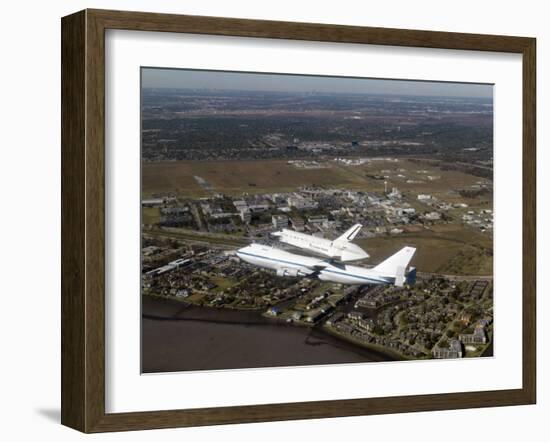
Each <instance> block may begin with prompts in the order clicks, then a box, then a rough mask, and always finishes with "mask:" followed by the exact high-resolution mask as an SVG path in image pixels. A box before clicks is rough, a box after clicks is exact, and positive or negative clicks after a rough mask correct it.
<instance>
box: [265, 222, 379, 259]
mask: <svg viewBox="0 0 550 442" xmlns="http://www.w3.org/2000/svg"><path fill="white" fill-rule="evenodd" d="M361 227H363V226H362V225H361V224H355V225H354V226H353V227H351V228H350V229H349V230H347V231H346V232H345V233H344V234H343V235H341V236H339V237H338V238H336V239H335V240H330V239H325V238H318V237H316V236H313V235H308V234H306V233H300V232H296V231H294V230H289V229H283V230H281V231H280V232H275V233H272V235H273V236H276V237H278V238H279V241H281V242H284V243H286V244H290V245H292V246H294V247H298V248H300V249H303V250H307V251H309V252H313V253H316V254H319V255H323V256H328V257H329V258H332V259H337V260H339V261H341V262H349V261H359V260H361V259H365V258H368V257H369V254H368V253H367V252H365V251H364V250H363V249H362V248H361V247H359V246H358V245H357V244H353V243H352V242H351V241H353V239H354V238H355V237H356V236H357V234H358V233H359V230H361Z"/></svg>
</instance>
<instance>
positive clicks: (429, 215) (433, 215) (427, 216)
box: [424, 212, 441, 221]
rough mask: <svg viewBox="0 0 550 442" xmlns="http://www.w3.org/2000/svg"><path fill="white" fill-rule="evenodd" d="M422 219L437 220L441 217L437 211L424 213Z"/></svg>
mask: <svg viewBox="0 0 550 442" xmlns="http://www.w3.org/2000/svg"><path fill="white" fill-rule="evenodd" d="M424 219H427V220H428V221H439V220H440V219H441V214H440V213H439V212H429V213H426V214H425V215H424Z"/></svg>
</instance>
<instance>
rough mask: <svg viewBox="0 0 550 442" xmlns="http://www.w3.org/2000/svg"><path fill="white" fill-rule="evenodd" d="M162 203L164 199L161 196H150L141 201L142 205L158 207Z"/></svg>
mask: <svg viewBox="0 0 550 442" xmlns="http://www.w3.org/2000/svg"><path fill="white" fill-rule="evenodd" d="M163 204H164V200H163V199H162V198H150V199H146V200H142V201H141V205H142V206H143V207H158V206H162V205H163Z"/></svg>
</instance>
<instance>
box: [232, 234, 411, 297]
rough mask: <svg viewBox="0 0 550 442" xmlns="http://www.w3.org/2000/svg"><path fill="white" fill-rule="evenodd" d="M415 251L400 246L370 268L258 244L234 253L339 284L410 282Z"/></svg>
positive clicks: (287, 271) (260, 263)
mask: <svg viewBox="0 0 550 442" xmlns="http://www.w3.org/2000/svg"><path fill="white" fill-rule="evenodd" d="M415 251H416V249H415V248H414V247H404V248H402V249H401V250H400V251H399V252H397V253H396V254H395V255H392V256H390V257H389V258H388V259H386V260H385V261H383V262H381V263H380V264H378V265H377V266H375V267H373V268H370V269H368V268H366V267H359V266H354V265H349V264H345V263H338V262H334V261H332V260H324V259H321V258H314V257H311V256H302V255H298V254H295V253H290V252H287V251H285V250H281V249H277V248H275V247H270V246H265V245H262V244H251V245H249V246H246V247H243V248H242V249H239V250H237V252H236V254H237V256H238V257H239V258H240V259H242V260H243V261H245V262H248V263H250V264H253V265H256V266H258V267H263V268H266V269H272V270H275V271H276V272H277V275H279V276H304V277H310V278H312V277H315V278H318V279H320V280H321V281H332V282H337V283H340V284H356V285H357V284H394V285H396V286H397V287H403V285H404V284H405V283H407V284H410V285H412V284H414V282H415V279H416V269H414V268H411V269H409V271H406V269H407V266H408V265H409V262H410V261H411V259H412V257H413V255H414V252H415Z"/></svg>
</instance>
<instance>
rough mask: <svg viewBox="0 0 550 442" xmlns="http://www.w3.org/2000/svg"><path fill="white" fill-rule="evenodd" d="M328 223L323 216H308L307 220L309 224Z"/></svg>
mask: <svg viewBox="0 0 550 442" xmlns="http://www.w3.org/2000/svg"><path fill="white" fill-rule="evenodd" d="M327 221H328V218H327V217H326V216H324V215H314V216H310V217H308V219H307V222H308V223H310V224H322V223H326V222H327Z"/></svg>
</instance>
